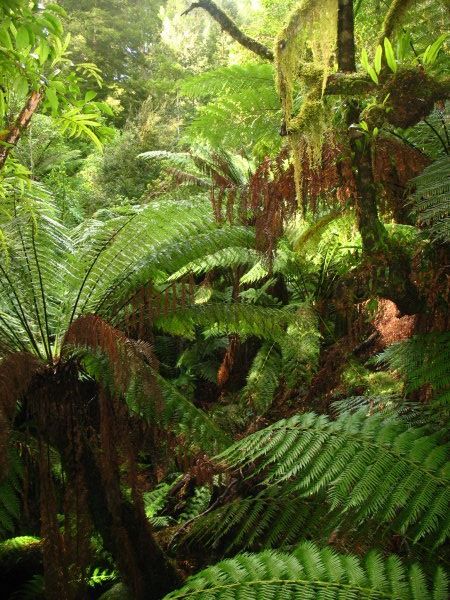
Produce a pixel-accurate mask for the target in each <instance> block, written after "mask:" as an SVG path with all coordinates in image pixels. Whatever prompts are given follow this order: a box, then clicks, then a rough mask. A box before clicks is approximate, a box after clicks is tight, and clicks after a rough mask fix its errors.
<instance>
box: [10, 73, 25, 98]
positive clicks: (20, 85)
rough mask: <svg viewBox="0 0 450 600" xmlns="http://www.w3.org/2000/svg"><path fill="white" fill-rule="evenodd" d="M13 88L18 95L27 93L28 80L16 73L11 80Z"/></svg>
mask: <svg viewBox="0 0 450 600" xmlns="http://www.w3.org/2000/svg"><path fill="white" fill-rule="evenodd" d="M13 90H14V91H15V92H16V94H17V95H18V96H26V95H27V93H28V81H27V78H26V77H24V76H23V75H20V74H19V75H17V76H16V77H15V79H14V82H13Z"/></svg>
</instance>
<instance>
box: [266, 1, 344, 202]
mask: <svg viewBox="0 0 450 600" xmlns="http://www.w3.org/2000/svg"><path fill="white" fill-rule="evenodd" d="M337 9H338V2H337V0H302V1H301V2H299V4H298V5H297V6H296V8H295V9H294V10H293V12H292V13H291V15H290V17H289V19H288V23H287V25H286V27H284V28H283V29H282V30H281V32H280V34H279V35H278V38H277V40H276V46H275V65H276V73H277V87H278V93H279V95H280V98H281V104H282V108H283V115H284V123H285V128H286V130H287V132H288V133H289V135H290V141H291V150H292V153H293V163H294V169H295V180H296V189H297V197H298V201H299V202H300V200H301V198H300V192H301V162H302V161H301V158H300V157H307V158H308V159H309V160H310V161H311V162H312V163H313V164H317V163H318V162H319V161H320V157H321V148H322V143H323V137H324V133H325V130H326V118H325V116H326V115H325V111H324V106H323V100H322V98H323V92H324V88H325V84H326V80H327V76H328V73H329V71H330V65H331V63H332V56H333V53H334V49H335V45H336V37H337ZM295 85H298V86H299V91H300V93H301V94H302V96H303V104H302V108H301V109H300V112H299V113H298V115H296V116H294V115H293V103H294V101H293V99H294V86H295Z"/></svg>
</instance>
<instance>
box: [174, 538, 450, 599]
mask: <svg viewBox="0 0 450 600" xmlns="http://www.w3.org/2000/svg"><path fill="white" fill-rule="evenodd" d="M447 592H448V589H447V578H446V575H445V573H444V571H443V570H442V569H441V568H438V569H437V570H436V574H435V577H434V580H433V582H432V583H430V582H428V581H427V579H426V577H425V574H424V571H423V569H422V568H421V567H420V566H419V565H418V564H413V565H411V566H410V567H406V566H405V565H403V564H402V562H401V560H400V559H399V558H398V557H397V556H395V555H391V556H389V557H387V558H383V557H382V556H381V555H380V554H378V553H377V552H370V553H369V554H367V555H366V557H365V558H364V559H362V560H361V559H359V558H358V557H356V556H353V555H345V554H338V553H337V552H336V551H334V550H333V549H331V548H329V547H326V548H319V547H318V546H316V545H315V544H312V543H311V542H303V543H302V544H301V545H300V546H299V547H298V548H297V549H296V550H294V551H293V552H292V553H291V554H286V553H281V552H275V551H270V550H266V551H265V552H261V553H259V554H238V555H237V556H236V557H235V558H232V559H228V560H224V561H222V562H220V563H218V564H217V565H214V566H212V567H208V568H207V569H205V570H204V571H201V572H200V573H198V574H197V575H194V576H193V577H191V578H189V579H188V581H187V582H186V584H185V585H184V587H182V588H181V589H180V590H178V591H176V592H173V593H171V594H169V595H167V596H166V597H165V599H166V600H169V599H175V598H202V600H225V599H226V600H240V599H244V598H245V600H266V599H269V598H279V599H281V598H282V599H283V600H298V599H299V598H304V599H306V598H308V599H311V600H316V599H317V600H319V599H324V598H327V600H334V599H336V600H338V599H339V600H347V599H348V600H350V599H351V600H354V599H356V598H358V599H361V600H362V599H369V598H370V599H375V598H377V599H380V600H381V599H382V598H386V599H392V600H418V599H419V598H420V599H421V600H445V599H446V598H447Z"/></svg>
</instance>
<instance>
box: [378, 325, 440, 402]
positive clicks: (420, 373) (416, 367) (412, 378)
mask: <svg viewBox="0 0 450 600" xmlns="http://www.w3.org/2000/svg"><path fill="white" fill-rule="evenodd" d="M449 356H450V333H448V332H447V333H428V334H422V335H415V336H414V337H412V338H409V339H407V340H404V341H402V342H398V343H397V344H392V345H391V346H389V347H388V348H386V349H385V350H384V351H383V352H382V353H381V354H380V355H379V356H378V357H377V363H378V364H381V363H387V364H388V366H389V367H390V368H391V369H393V370H396V371H399V372H400V373H402V375H403V376H405V378H406V389H407V392H413V391H415V390H418V389H419V388H421V387H422V386H431V387H432V390H433V393H434V398H435V401H436V403H439V404H442V405H444V406H445V405H448V403H449V402H450V376H449V372H450V371H449V365H448V357H449Z"/></svg>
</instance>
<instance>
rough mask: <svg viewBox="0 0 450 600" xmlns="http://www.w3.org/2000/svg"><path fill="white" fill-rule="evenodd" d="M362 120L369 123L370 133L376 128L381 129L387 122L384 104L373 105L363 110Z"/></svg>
mask: <svg viewBox="0 0 450 600" xmlns="http://www.w3.org/2000/svg"><path fill="white" fill-rule="evenodd" d="M361 120H362V121H365V122H366V123H367V126H368V127H369V131H372V130H373V129H374V128H375V127H378V129H381V127H382V126H383V123H384V122H385V120H386V107H385V106H384V105H383V104H372V105H371V106H368V107H367V108H366V109H364V110H363V112H362V113H361Z"/></svg>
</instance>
